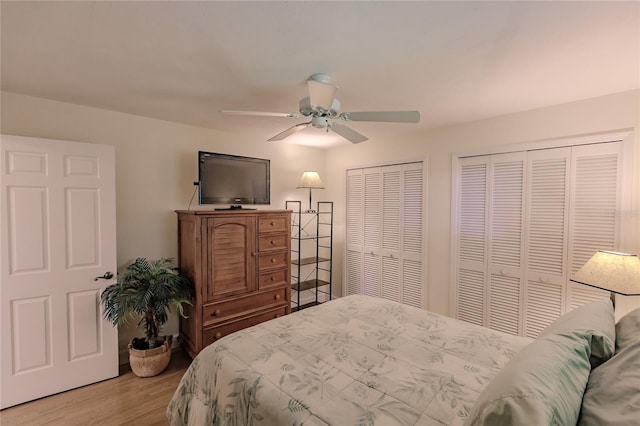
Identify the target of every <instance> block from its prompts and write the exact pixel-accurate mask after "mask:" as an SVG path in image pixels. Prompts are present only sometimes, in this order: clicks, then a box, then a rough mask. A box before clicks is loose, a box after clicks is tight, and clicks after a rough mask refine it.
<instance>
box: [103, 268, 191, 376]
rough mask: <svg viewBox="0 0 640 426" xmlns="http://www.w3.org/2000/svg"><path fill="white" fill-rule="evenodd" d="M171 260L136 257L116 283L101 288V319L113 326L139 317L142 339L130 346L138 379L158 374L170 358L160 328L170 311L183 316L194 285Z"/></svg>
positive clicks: (130, 358)
mask: <svg viewBox="0 0 640 426" xmlns="http://www.w3.org/2000/svg"><path fill="white" fill-rule="evenodd" d="M173 261H174V259H172V258H168V259H166V258H161V259H158V260H153V261H148V260H147V259H145V258H137V259H136V260H135V261H134V262H133V263H132V264H130V265H129V266H128V267H127V270H126V271H125V272H124V273H123V274H122V275H121V277H119V278H118V281H117V282H116V283H114V284H111V285H110V286H108V287H107V288H105V289H104V291H103V292H102V294H101V295H100V301H101V302H102V305H103V306H104V317H105V319H107V320H108V321H110V322H111V323H112V324H113V325H115V326H120V325H126V324H127V323H128V321H129V320H130V319H131V318H133V317H138V316H139V317H140V321H139V322H138V327H141V328H142V329H143V330H144V333H145V337H144V338H135V339H133V340H132V341H131V343H130V344H129V364H130V365H131V370H132V371H133V372H134V373H135V374H136V375H137V376H140V377H150V376H155V375H157V374H160V373H161V372H162V371H164V369H165V368H166V367H167V365H168V364H169V360H170V359H171V337H169V338H168V339H167V338H164V339H160V338H159V335H160V333H161V329H162V326H163V325H164V323H166V322H167V319H168V317H169V311H170V310H171V309H172V308H173V309H174V310H175V311H176V312H177V313H178V315H180V316H182V317H184V307H183V304H185V303H186V304H189V305H190V304H191V298H192V295H193V286H192V284H191V281H189V279H188V278H187V277H185V276H183V275H181V274H180V273H179V271H178V269H177V268H175V267H174V266H173Z"/></svg>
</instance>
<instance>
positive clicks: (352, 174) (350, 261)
mask: <svg viewBox="0 0 640 426" xmlns="http://www.w3.org/2000/svg"><path fill="white" fill-rule="evenodd" d="M363 189H364V184H363V180H362V170H348V171H347V229H346V231H347V237H346V241H347V250H346V262H345V266H346V268H345V269H346V274H345V281H346V283H345V293H346V295H347V296H348V295H350V294H363V293H364V287H363V282H364V281H363V274H364V269H363V268H364V259H363V255H362V254H363V247H364V236H363V223H362V217H363V212H364V207H363V201H364V197H363Z"/></svg>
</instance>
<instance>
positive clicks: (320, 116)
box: [222, 73, 420, 143]
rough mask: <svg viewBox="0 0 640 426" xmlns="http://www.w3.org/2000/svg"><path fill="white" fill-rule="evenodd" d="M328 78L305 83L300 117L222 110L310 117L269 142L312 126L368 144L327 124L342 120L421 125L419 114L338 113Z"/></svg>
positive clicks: (350, 131)
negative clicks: (306, 89)
mask: <svg viewBox="0 0 640 426" xmlns="http://www.w3.org/2000/svg"><path fill="white" fill-rule="evenodd" d="M330 82H331V78H330V77H329V76H328V75H326V74H322V73H318V74H313V75H312V76H311V77H309V78H308V79H307V87H308V90H309V96H307V97H305V98H302V99H301V100H300V104H299V106H300V109H299V111H300V115H298V114H287V113H272V112H261V111H236V110H222V112H223V113H226V114H238V115H257V116H274V117H290V118H301V117H309V118H310V119H311V121H308V122H306V123H299V124H296V125H295V126H292V127H289V128H288V129H287V130H285V131H284V132H281V133H278V134H277V135H275V136H273V137H272V138H270V139H268V140H269V141H280V140H282V139H284V138H286V137H289V136H291V135H293V134H294V133H296V132H299V131H301V130H303V129H305V128H306V127H307V126H313V127H315V128H319V129H326V131H327V132H329V131H333V132H334V133H336V134H338V135H340V136H342V137H343V138H345V139H347V140H348V141H349V142H351V143H360V142H364V141H366V140H367V137H366V136H365V135H363V134H361V133H359V132H357V131H356V130H354V129H352V128H350V127H347V126H344V125H342V124H338V123H335V122H333V121H329V120H342V121H346V122H353V121H369V122H386V123H417V122H419V121H420V112H419V111H356V112H348V111H344V112H340V108H341V105H340V101H339V100H338V99H336V98H335V94H336V91H337V90H338V87H337V86H334V85H332V84H330Z"/></svg>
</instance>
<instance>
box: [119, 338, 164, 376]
mask: <svg viewBox="0 0 640 426" xmlns="http://www.w3.org/2000/svg"><path fill="white" fill-rule="evenodd" d="M172 337H173V336H169V337H168V338H167V339H166V340H165V341H164V343H163V344H162V345H161V346H158V347H156V348H153V349H146V350H140V349H135V348H134V347H133V345H132V344H131V343H129V346H128V347H129V364H130V365H131V371H133V373H134V374H135V375H136V376H138V377H152V376H157V375H158V374H160V373H162V372H163V371H164V370H165V368H167V366H168V365H169V361H170V360H171V341H172Z"/></svg>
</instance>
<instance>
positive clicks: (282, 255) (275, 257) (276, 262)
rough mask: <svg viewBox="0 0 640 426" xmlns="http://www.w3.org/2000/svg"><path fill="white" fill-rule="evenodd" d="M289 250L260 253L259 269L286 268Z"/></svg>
mask: <svg viewBox="0 0 640 426" xmlns="http://www.w3.org/2000/svg"><path fill="white" fill-rule="evenodd" d="M288 254H289V252H278V253H260V254H258V270H260V271H266V270H269V269H280V268H286V267H287V266H288V263H289V261H288V260H289V257H288V256H287V255H288Z"/></svg>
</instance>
